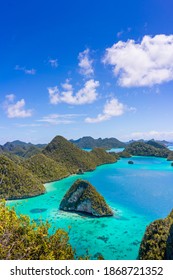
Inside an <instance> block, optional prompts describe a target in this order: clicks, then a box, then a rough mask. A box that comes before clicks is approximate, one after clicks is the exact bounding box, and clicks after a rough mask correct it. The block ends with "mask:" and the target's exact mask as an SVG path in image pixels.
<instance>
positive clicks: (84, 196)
mask: <svg viewBox="0 0 173 280" xmlns="http://www.w3.org/2000/svg"><path fill="white" fill-rule="evenodd" d="M60 209H61V210H65V211H75V212H85V213H88V214H92V215H94V216H97V217H101V216H112V215H113V212H112V210H111V209H110V207H109V206H108V205H107V203H106V201H105V199H104V197H103V196H102V195H100V194H99V193H98V192H97V190H96V189H95V187H93V186H92V185H91V184H90V183H89V182H88V181H86V180H81V179H78V180H76V181H75V182H74V184H73V185H72V186H71V187H70V189H69V190H68V191H67V192H66V194H65V196H64V197H63V199H62V201H61V203H60Z"/></svg>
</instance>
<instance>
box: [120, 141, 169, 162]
mask: <svg viewBox="0 0 173 280" xmlns="http://www.w3.org/2000/svg"><path fill="white" fill-rule="evenodd" d="M123 154H127V155H131V156H155V157H164V158H167V157H169V156H170V155H171V154H172V152H171V151H170V150H169V149H168V148H167V147H166V146H165V145H164V144H162V143H159V142H156V141H154V140H150V141H148V142H139V141H136V142H132V143H130V144H129V145H127V147H126V148H125V150H124V151H123V152H122V155H123ZM119 155H120V156H121V153H119Z"/></svg>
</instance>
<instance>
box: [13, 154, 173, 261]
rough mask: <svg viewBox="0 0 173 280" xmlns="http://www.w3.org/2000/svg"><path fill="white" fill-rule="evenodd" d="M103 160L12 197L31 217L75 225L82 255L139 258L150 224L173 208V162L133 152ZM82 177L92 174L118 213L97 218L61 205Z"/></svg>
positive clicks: (76, 245) (19, 209)
mask: <svg viewBox="0 0 173 280" xmlns="http://www.w3.org/2000/svg"><path fill="white" fill-rule="evenodd" d="M133 161H134V164H133V165H129V164H128V159H121V160H119V161H118V162H117V163H113V164H106V165H102V166H99V167H98V168H97V169H96V170H95V171H93V172H86V173H85V174H83V175H73V176H70V177H68V178H66V179H63V180H61V181H57V182H53V183H49V184H46V189H47V193H46V194H44V195H41V196H38V197H34V198H30V199H24V200H16V201H11V202H8V204H9V205H15V207H16V210H17V212H18V213H22V214H28V215H29V216H30V217H31V219H34V220H36V221H38V220H39V219H40V218H41V219H42V220H48V221H49V222H50V223H51V225H52V228H51V231H52V232H53V231H54V230H55V229H56V228H64V229H66V230H68V226H71V230H70V233H69V234H70V242H71V244H72V245H73V247H74V248H75V249H76V252H77V255H82V254H85V253H86V250H88V251H89V254H90V255H91V258H92V259H94V258H95V257H96V254H97V253H102V255H103V256H104V258H105V259H136V258H137V255H138V250H139V244H140V241H141V239H142V236H143V234H144V231H145V228H146V226H147V225H148V224H149V223H150V222H151V221H153V220H154V219H157V218H162V217H165V216H166V215H167V214H168V213H169V212H170V211H171V209H172V208H173V167H171V164H170V162H168V161H166V159H163V158H152V157H133ZM77 178H83V179H86V180H89V181H90V182H91V183H92V184H93V185H94V186H95V187H96V189H97V190H98V191H99V192H100V193H101V194H102V195H103V196H104V197H105V199H106V201H107V202H108V204H109V205H110V206H111V207H112V209H113V210H114V211H115V215H114V216H113V217H103V218H92V217H86V216H80V215H78V214H75V213H67V212H63V211H60V210H59V209H58V208H59V204H60V201H61V199H62V197H63V195H64V194H65V192H66V191H67V190H68V188H69V187H70V186H71V185H72V183H73V182H74V181H75V180H76V179H77Z"/></svg>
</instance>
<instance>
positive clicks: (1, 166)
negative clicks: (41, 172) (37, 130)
mask: <svg viewBox="0 0 173 280" xmlns="http://www.w3.org/2000/svg"><path fill="white" fill-rule="evenodd" d="M44 192H45V187H44V186H43V185H42V183H41V182H40V181H39V180H38V179H37V177H35V176H34V175H33V174H32V173H31V172H30V171H29V170H27V169H26V168H24V167H23V166H22V165H20V164H17V163H15V162H13V161H12V160H11V159H9V158H7V157H6V156H4V155H0V198H4V199H17V198H26V197H32V196H36V195H39V194H43V193H44Z"/></svg>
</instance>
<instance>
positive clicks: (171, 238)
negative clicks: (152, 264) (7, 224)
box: [139, 210, 173, 260]
mask: <svg viewBox="0 0 173 280" xmlns="http://www.w3.org/2000/svg"><path fill="white" fill-rule="evenodd" d="M139 259H140V260H171V259H173V210H172V211H171V213H170V214H169V215H168V216H167V217H166V218H165V219H159V220H156V221H154V222H152V223H151V224H150V225H149V226H148V227H147V229H146V232H145V234H144V237H143V240H142V242H141V245H140V249H139Z"/></svg>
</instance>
